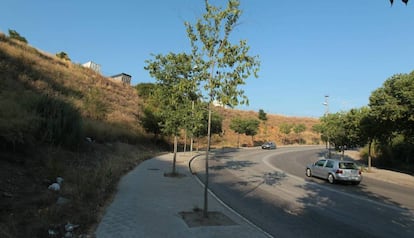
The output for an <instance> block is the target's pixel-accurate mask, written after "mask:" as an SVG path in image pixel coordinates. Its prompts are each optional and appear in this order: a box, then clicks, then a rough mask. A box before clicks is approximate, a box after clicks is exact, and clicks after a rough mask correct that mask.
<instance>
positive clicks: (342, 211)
mask: <svg viewBox="0 0 414 238" xmlns="http://www.w3.org/2000/svg"><path fill="white" fill-rule="evenodd" d="M297 187H299V188H301V189H303V190H305V191H306V194H305V195H304V196H302V197H298V198H297V199H296V201H297V202H298V203H300V204H301V205H302V208H301V212H300V216H301V217H308V216H315V213H321V212H322V211H324V212H326V211H328V214H329V213H330V214H329V216H331V215H332V218H333V219H337V220H338V224H341V226H338V227H350V228H352V229H351V230H350V229H343V228H338V229H336V232H338V233H342V232H345V233H346V234H347V235H348V236H351V237H412V236H413V234H414V212H413V211H412V210H410V209H409V208H406V207H404V206H403V205H402V204H400V203H398V202H396V201H393V200H392V199H391V198H389V197H386V196H383V195H379V194H376V193H373V192H371V191H370V190H369V189H368V185H366V184H363V183H361V184H360V185H359V186H354V185H348V184H345V183H342V184H335V185H331V184H327V183H326V184H318V183H314V182H307V183H305V184H304V185H298V186H297ZM342 224H343V225H342ZM355 227H363V232H361V233H360V232H359V231H358V233H354V232H355V229H356V228H355ZM342 229H343V230H342Z"/></svg>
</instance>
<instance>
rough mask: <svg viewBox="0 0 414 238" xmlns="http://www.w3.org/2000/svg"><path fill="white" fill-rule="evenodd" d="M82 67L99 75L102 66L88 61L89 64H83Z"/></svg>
mask: <svg viewBox="0 0 414 238" xmlns="http://www.w3.org/2000/svg"><path fill="white" fill-rule="evenodd" d="M82 66H83V67H85V68H89V69H92V70H93V71H95V72H97V73H99V74H100V73H101V65H100V64H97V63H95V62H92V61H88V62H86V63H84V64H82Z"/></svg>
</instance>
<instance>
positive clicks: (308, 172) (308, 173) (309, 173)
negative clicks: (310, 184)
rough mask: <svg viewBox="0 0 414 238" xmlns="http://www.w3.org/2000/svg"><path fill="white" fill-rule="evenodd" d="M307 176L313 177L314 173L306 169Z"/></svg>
mask: <svg viewBox="0 0 414 238" xmlns="http://www.w3.org/2000/svg"><path fill="white" fill-rule="evenodd" d="M306 176H308V177H312V171H311V170H310V169H309V168H308V169H306Z"/></svg>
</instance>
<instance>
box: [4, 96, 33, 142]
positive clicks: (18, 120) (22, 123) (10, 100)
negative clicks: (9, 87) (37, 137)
mask: <svg viewBox="0 0 414 238" xmlns="http://www.w3.org/2000/svg"><path fill="white" fill-rule="evenodd" d="M35 101H36V96H35V95H33V94H31V93H24V92H21V93H20V94H18V93H12V92H2V93H0V141H3V143H2V144H3V146H4V145H6V146H8V145H9V146H12V147H13V149H14V148H15V147H16V146H17V145H30V144H32V143H33V142H34V136H33V134H34V133H35V131H36V130H37V128H38V125H39V118H38V117H37V115H36V114H35V113H34V112H33V111H32V108H33V104H34V102H35Z"/></svg>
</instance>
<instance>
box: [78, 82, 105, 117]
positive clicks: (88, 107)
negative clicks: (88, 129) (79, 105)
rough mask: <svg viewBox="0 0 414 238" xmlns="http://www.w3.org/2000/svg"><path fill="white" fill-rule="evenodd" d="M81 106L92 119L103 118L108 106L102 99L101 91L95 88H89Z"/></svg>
mask: <svg viewBox="0 0 414 238" xmlns="http://www.w3.org/2000/svg"><path fill="white" fill-rule="evenodd" d="M83 108H84V110H85V113H86V115H87V116H88V117H89V118H91V119H93V120H104V119H105V118H106V113H107V111H108V106H107V105H106V104H105V103H104V102H103V100H102V94H101V91H99V89H96V88H92V89H90V90H89V92H88V94H87V95H86V97H85V99H84V104H83Z"/></svg>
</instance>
